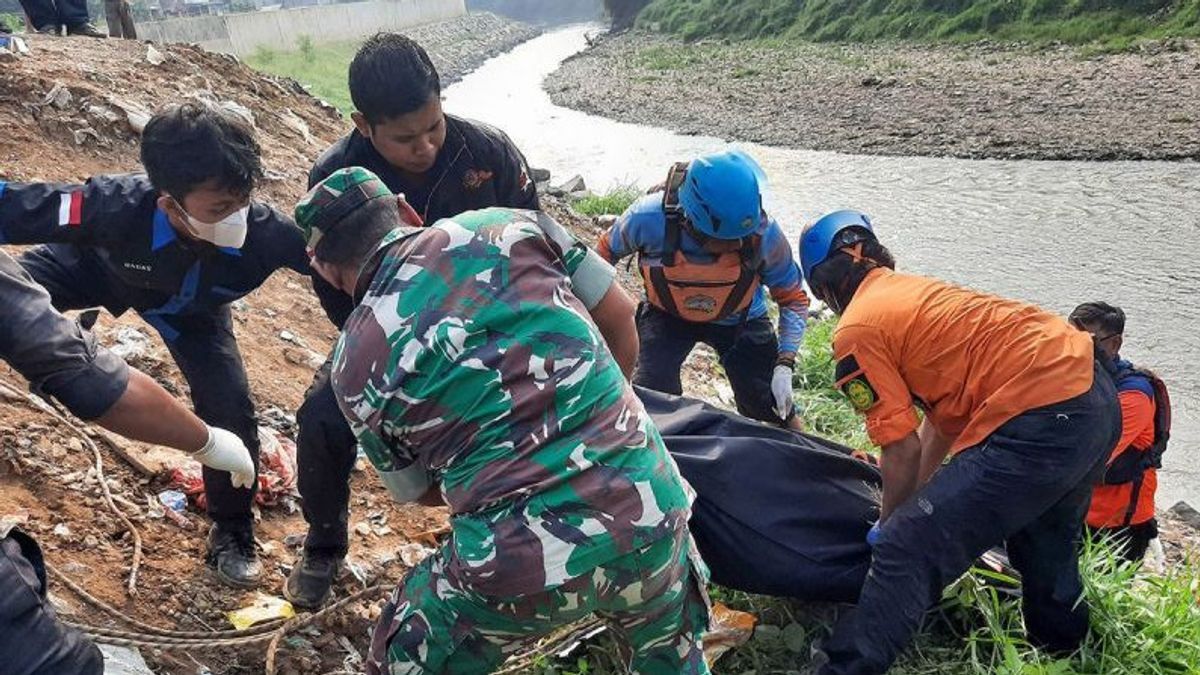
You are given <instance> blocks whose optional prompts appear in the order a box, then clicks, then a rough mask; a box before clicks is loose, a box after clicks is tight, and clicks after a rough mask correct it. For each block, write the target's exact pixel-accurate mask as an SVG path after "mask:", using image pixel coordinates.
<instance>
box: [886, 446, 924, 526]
mask: <svg viewBox="0 0 1200 675" xmlns="http://www.w3.org/2000/svg"><path fill="white" fill-rule="evenodd" d="M921 460H922V456H921V439H920V438H918V437H917V434H916V433H915V432H913V433H910V434H908V435H907V436H905V437H904V438H901V439H900V440H898V441H896V442H894V443H888V444H887V445H885V446H883V450H882V452H880V454H879V471H880V473H881V474H882V475H883V504H882V505H881V506H880V511H879V522H881V523H883V522H886V521H887V519H888V518H889V517H890V516H891V515H892V512H893V511H895V510H896V508H897V507H898V506H900V505H901V504H903V503H904V502H906V501H908V500H909V498H910V497H912V496H913V494H914V493H916V491H917V488H918V487H920V485H921V483H920V473H921Z"/></svg>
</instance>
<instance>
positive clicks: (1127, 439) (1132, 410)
mask: <svg viewBox="0 0 1200 675" xmlns="http://www.w3.org/2000/svg"><path fill="white" fill-rule="evenodd" d="M1117 401H1118V402H1119V403H1120V404H1121V438H1120V439H1119V440H1118V441H1117V444H1116V445H1115V446H1114V447H1113V451H1112V455H1111V456H1110V457H1109V458H1108V463H1109V464H1112V463H1113V461H1114V460H1115V459H1116V458H1117V457H1119V456H1120V455H1121V454H1122V453H1123V452H1125V451H1126V450H1128V449H1129V447H1130V446H1132V445H1133V443H1134V441H1136V440H1137V439H1138V437H1139V436H1141V435H1143V434H1145V433H1147V431H1149V433H1150V435H1153V434H1154V401H1153V400H1152V399H1151V398H1150V396H1148V395H1146V394H1145V393H1143V392H1141V391H1137V390H1132V389H1131V390H1126V391H1121V392H1118V393H1117Z"/></svg>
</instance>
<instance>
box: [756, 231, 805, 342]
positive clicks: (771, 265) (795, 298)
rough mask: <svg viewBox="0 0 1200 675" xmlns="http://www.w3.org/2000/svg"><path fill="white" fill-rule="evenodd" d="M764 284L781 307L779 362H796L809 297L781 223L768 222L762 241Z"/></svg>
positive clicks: (802, 335) (802, 337)
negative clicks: (780, 225)
mask: <svg viewBox="0 0 1200 675" xmlns="http://www.w3.org/2000/svg"><path fill="white" fill-rule="evenodd" d="M762 247H763V250H762V256H763V268H762V281H763V283H764V284H765V285H766V286H767V289H768V290H769V291H770V293H771V298H772V299H773V300H775V303H776V304H778V305H779V358H780V360H782V361H787V362H790V361H792V360H794V359H795V356H796V352H797V351H798V350H799V349H800V343H801V341H803V339H804V329H805V326H806V325H807V323H808V304H809V303H808V294H807V293H805V292H804V283H803V280H802V278H801V275H800V266H799V265H797V264H796V260H795V258H793V257H792V247H791V244H789V243H788V240H787V237H786V236H785V235H784V233H783V230H782V229H780V227H779V225H778V223H776V222H775V221H774V220H771V221H769V223H768V225H767V229H766V230H765V231H764V232H763V237H762Z"/></svg>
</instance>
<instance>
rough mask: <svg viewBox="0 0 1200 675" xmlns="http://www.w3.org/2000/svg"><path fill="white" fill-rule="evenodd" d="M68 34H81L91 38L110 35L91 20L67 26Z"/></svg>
mask: <svg viewBox="0 0 1200 675" xmlns="http://www.w3.org/2000/svg"><path fill="white" fill-rule="evenodd" d="M67 35H79V36H82V37H90V38H106V37H108V33H105V32H102V31H101V30H100V29H99V28H96V27H95V26H94V25H92V24H91V22H87V21H85V22H84V23H79V24H75V25H74V26H67Z"/></svg>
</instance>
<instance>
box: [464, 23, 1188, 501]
mask: <svg viewBox="0 0 1200 675" xmlns="http://www.w3.org/2000/svg"><path fill="white" fill-rule="evenodd" d="M595 31H596V27H595V26H575V27H570V28H565V29H561V30H556V31H554V32H550V33H547V34H545V35H543V36H541V37H538V38H536V39H534V40H531V41H530V42H527V43H525V44H523V45H521V46H519V47H517V48H516V49H514V50H512V51H511V52H509V53H507V54H504V55H502V56H499V57H497V58H495V59H492V60H491V61H489V62H488V63H486V64H484V66H483V67H482V68H480V69H479V70H477V71H475V72H474V73H472V74H471V75H469V76H468V77H466V78H465V79H464V80H462V81H461V82H459V83H457V84H455V85H453V86H451V87H449V88H448V89H447V90H446V109H447V110H448V111H450V112H452V113H455V114H458V115H463V116H466V117H471V118H475V119H479V120H483V121H486V122H489V123H491V124H494V125H496V126H498V127H500V128H502V129H504V130H505V131H506V132H507V133H508V134H509V135H510V136H511V137H512V138H513V140H514V141H516V143H517V145H518V146H519V147H520V148H521V149H522V150H523V151H524V153H525V154H526V156H527V157H528V159H529V161H530V164H531V165H533V166H536V167H544V168H546V169H549V170H550V171H551V172H552V173H553V174H554V179H555V181H562V180H565V179H566V178H568V177H570V176H572V175H574V174H581V175H582V176H583V177H584V178H585V179H586V180H587V183H588V185H589V187H590V188H592V189H593V190H604V189H606V188H608V187H611V186H614V185H619V184H636V185H639V186H643V187H645V186H649V185H652V184H654V183H656V182H658V181H660V180H661V179H662V177H663V176H664V174H665V171H666V168H667V167H668V166H669V164H670V163H671V162H672V161H675V160H685V159H689V158H691V157H692V156H694V155H696V154H699V153H703V152H708V151H711V150H716V149H719V148H722V147H724V146H725V145H726V143H725V141H722V140H721V139H718V138H707V137H703V136H682V135H679V134H675V133H672V132H670V131H667V130H665V129H659V128H655V127H649V126H640V125H634V124H626V123H621V122H614V121H612V120H608V119H604V118H600V117H595V116H592V115H588V114H585V113H581V112H578V111H574V110H568V109H565V108H561V107H558V106H555V105H554V104H553V103H551V102H550V97H549V96H548V95H547V94H546V92H545V91H543V89H542V81H543V79H544V78H545V77H546V76H547V75H548V74H550V73H551V72H553V71H554V70H555V69H557V68H558V66H559V64H560V63H562V61H563V60H564V59H566V58H568V57H569V56H571V55H573V54H575V53H578V52H580V51H582V50H583V49H585V48H586V46H587V44H586V40H585V35H586V34H588V33H589V32H592V33H594V32H595ZM780 114H787V112H786V111H780ZM736 145H737V146H738V147H741V148H743V149H745V150H747V151H748V152H750V153H751V154H752V155H754V156H755V157H756V158H757V159H758V160H759V162H761V164H762V166H763V168H764V169H765V170H766V172H767V175H768V176H769V180H770V187H769V194H768V196H767V206H768V210H770V211H771V213H772V214H773V215H774V216H775V217H776V218H778V220H779V222H780V223H781V224H782V225H783V227H784V229H785V230H787V232H788V234H789V236H790V237H791V238H792V239H793V241H794V240H796V239H798V237H799V233H800V230H801V229H802V228H803V226H804V224H805V223H807V222H810V221H811V220H812V219H813V218H815V217H816V216H818V215H820V214H822V213H824V212H826V211H831V210H834V209H838V208H857V209H860V210H863V211H866V212H867V213H869V214H871V215H872V217H873V218H874V219H875V222H876V224H877V225H878V228H879V231H880V234H881V237H882V239H883V240H884V242H885V243H887V244H888V246H889V247H890V248H891V249H892V251H893V252H895V253H896V257H897V259H898V261H899V267H900V268H901V269H903V270H906V271H911V272H915V273H920V274H928V275H931V276H936V277H940V278H943V279H947V280H950V281H953V282H956V283H960V284H964V285H968V286H972V287H974V288H978V289H982V290H986V291H989V292H994V293H997V294H1000V295H1007V296H1010V297H1014V298H1021V299H1024V300H1028V301H1032V302H1035V303H1038V304H1039V305H1042V306H1043V307H1046V308H1048V309H1051V310H1054V311H1057V312H1062V313H1064V314H1065V313H1067V312H1069V311H1070V310H1071V309H1072V308H1073V307H1074V306H1075V305H1077V304H1078V303H1080V302H1083V301H1086V300H1106V301H1110V302H1113V303H1114V304H1118V305H1120V306H1121V307H1122V308H1124V310H1125V312H1126V315H1127V316H1128V325H1127V327H1126V336H1125V348H1124V351H1123V355H1124V356H1126V357H1127V358H1130V359H1131V360H1133V361H1134V362H1136V363H1139V364H1141V365H1145V366H1148V367H1151V368H1154V369H1156V370H1157V371H1158V372H1159V373H1160V374H1161V375H1163V376H1164V379H1166V381H1167V383H1168V385H1169V386H1170V388H1171V393H1172V397H1173V403H1174V412H1175V422H1174V429H1173V434H1172V441H1171V449H1170V451H1169V452H1168V453H1167V458H1166V465H1167V467H1166V470H1165V471H1164V472H1163V476H1162V478H1161V479H1160V482H1161V487H1160V496H1159V506H1160V507H1161V508H1165V507H1169V506H1170V505H1171V504H1173V503H1175V502H1176V501H1178V500H1181V499H1182V500H1187V501H1188V502H1189V503H1191V504H1193V505H1195V506H1198V507H1200V309H1197V307H1196V305H1193V304H1192V303H1193V302H1200V265H1197V263H1196V256H1197V255H1198V254H1200V208H1198V207H1197V205H1198V204H1200V166H1198V165H1196V164H1187V163H1167V162H1096V163H1089V162H1033V161H1000V160H994V161H993V160H983V161H980V160H961V159H933V158H922V157H869V156H858V155H842V154H836V153H828V152H812V151H806V150H792V149H785V148H774V147H768V146H761V145H756V144H752V143H740V144H736Z"/></svg>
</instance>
